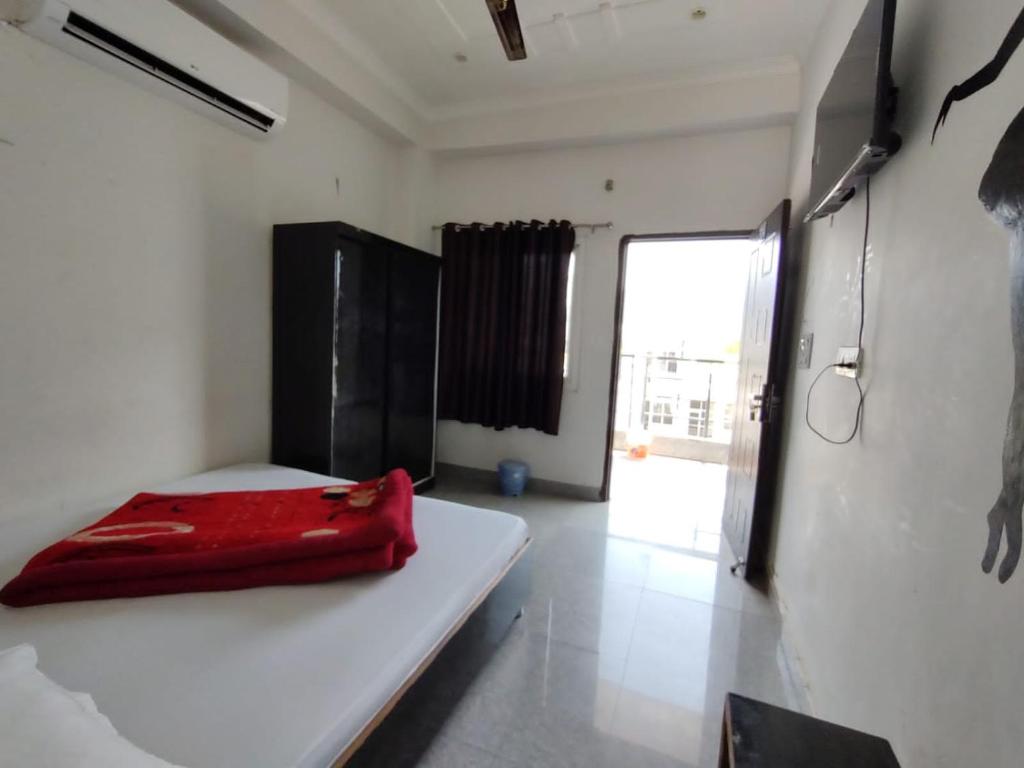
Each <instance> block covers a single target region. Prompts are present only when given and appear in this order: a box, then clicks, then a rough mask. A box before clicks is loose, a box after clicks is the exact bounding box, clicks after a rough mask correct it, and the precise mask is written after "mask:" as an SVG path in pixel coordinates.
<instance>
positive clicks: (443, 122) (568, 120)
mask: <svg viewBox="0 0 1024 768" xmlns="http://www.w3.org/2000/svg"><path fill="white" fill-rule="evenodd" d="M173 1H174V2H175V3H176V4H178V5H179V6H181V7H183V8H184V9H185V10H187V11H189V12H191V13H192V14H193V15H195V16H197V17H198V18H200V19H201V20H202V21H204V22H206V23H207V24H209V25H210V26H212V27H214V28H215V29H217V30H218V31H220V32H221V33H222V34H225V35H226V36H228V37H229V38H231V39H233V40H234V41H235V42H236V43H238V44H241V45H244V46H245V47H247V48H249V49H250V50H251V51H252V52H253V53H254V54H256V55H257V56H260V57H261V58H264V59H265V60H266V61H268V63H270V64H271V65H272V66H275V67H277V68H278V69H280V70H281V71H282V72H283V73H284V74H286V75H288V76H289V77H291V78H293V79H294V80H296V81H298V82H300V83H302V84H303V85H305V86H306V87H308V88H310V89H311V90H313V91H314V92H315V93H317V94H318V95H320V96H321V97H322V98H324V99H325V100H326V101H328V102H330V103H332V104H334V105H335V106H337V107H339V108H340V109H342V110H343V111H344V112H346V113H347V114H349V115H350V116H351V117H353V118H354V119H356V120H357V121H359V122H360V123H362V124H363V125H365V126H366V127H368V128H369V129H370V130H372V131H374V132H376V133H378V134H380V135H382V136H385V137H388V138H390V139H392V140H395V141H397V142H400V143H405V144H414V145H417V146H420V147H423V148H425V149H430V150H436V151H440V152H444V153H460V152H481V151H491V152H498V151H507V150H509V149H516V148H524V147H541V146H558V145H565V144H581V143H608V142H614V141H625V140H632V139H636V138H642V137H656V136H668V135H681V134H693V133H699V132H701V131H712V130H727V129H730V128H739V127H753V126H757V125H778V124H780V123H784V122H792V120H793V119H794V118H795V114H796V111H797V106H798V103H797V102H798V100H799V80H800V65H799V62H798V60H797V59H796V57H779V58H774V59H764V60H761V61H753V62H747V63H744V64H742V65H731V66H725V67H718V68H714V69H704V70H691V71H689V72H685V73H682V74H677V75H674V76H672V77H662V78H655V77H651V76H647V77H641V76H634V77H631V78H628V79H620V80H617V81H615V82H604V83H600V84H592V85H574V86H558V87H552V88H546V89H539V88H535V89H533V90H531V91H529V92H527V93H522V94H520V95H517V96H514V97H509V98H500V97H491V98H487V99H480V100H476V101H464V102H460V103H458V104H452V105H447V106H431V105H429V104H427V103H426V102H425V100H423V99H422V98H420V97H419V96H418V95H417V94H416V93H415V91H414V90H413V89H412V88H411V86H410V85H409V84H408V83H407V82H406V81H405V80H403V79H402V78H401V77H400V76H399V75H398V74H397V73H396V72H395V71H394V70H393V69H392V68H390V67H388V66H387V64H386V63H385V62H383V61H382V60H381V59H380V57H379V56H378V55H377V54H376V53H375V52H374V51H373V50H372V49H371V48H370V47H369V46H367V45H366V44H365V43H363V42H362V41H361V40H359V39H358V37H356V36H355V35H353V34H352V33H351V32H350V31H349V30H348V29H347V28H345V26H344V25H343V24H342V23H341V21H340V20H339V18H338V15H337V14H336V13H334V12H332V11H331V10H330V9H329V8H327V7H326V6H325V5H324V4H323V0H173Z"/></svg>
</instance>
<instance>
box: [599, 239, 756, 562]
mask: <svg viewBox="0 0 1024 768" xmlns="http://www.w3.org/2000/svg"><path fill="white" fill-rule="evenodd" d="M750 254H751V245H750V233H748V232H733V233H721V234H718V233H716V234H698V235H689V236H682V235H674V236H662V235H659V236H651V237H627V238H624V239H623V242H622V247H621V262H622V263H621V273H622V274H621V286H620V289H621V291H622V296H621V299H620V302H619V306H620V311H621V316H620V317H617V318H616V322H617V328H618V333H617V338H618V348H617V350H616V360H615V366H613V367H614V368H616V369H617V370H616V373H615V387H614V390H615V397H614V400H613V402H612V408H613V413H612V419H611V421H610V423H611V425H612V426H613V429H612V431H611V434H610V446H609V448H610V450H609V456H608V457H607V459H608V460H607V467H606V475H605V485H604V493H605V496H606V498H608V500H609V501H610V502H611V505H610V515H609V517H610V519H609V525H610V527H612V528H614V529H615V530H614V531H612V532H613V533H614V534H615V535H617V536H621V537H623V538H628V539H634V540H639V541H645V542H649V543H652V544H657V545H660V546H667V547H672V548H674V549H680V550H685V551H688V552H692V553H693V554H696V555H702V556H705V557H708V558H714V557H717V555H718V553H719V549H720V546H721V537H722V510H723V506H724V501H725V494H726V480H727V474H728V467H727V464H728V458H729V445H730V442H731V440H732V433H733V424H734V420H735V418H736V415H737V414H736V412H735V408H736V402H737V379H738V376H739V360H740V340H741V338H742V335H743V315H744V304H745V301H746V294H747V288H748V279H749V269H750V267H749V265H750V258H751V257H750ZM620 513H621V514H620Z"/></svg>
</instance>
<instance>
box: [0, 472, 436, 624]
mask: <svg viewBox="0 0 1024 768" xmlns="http://www.w3.org/2000/svg"><path fill="white" fill-rule="evenodd" d="M415 552H416V537H415V535H414V534H413V528H412V483H411V482H410V480H409V476H408V475H407V474H406V473H405V471H404V470H401V469H396V470H394V471H392V472H390V473H388V474H387V476H385V477H383V478H381V479H379V480H372V481H368V482H364V483H358V484H356V485H348V486H332V487H327V488H300V489H296V490H285V491H229V492H225V493H201V494H179V495H162V494H155V493H140V494H139V495H138V496H135V497H134V498H133V499H132V500H131V501H129V502H128V503H127V504H125V505H124V506H122V507H119V508H118V509H116V510H114V511H113V512H111V513H110V514H109V515H107V516H106V517H104V518H103V519H102V520H100V521H98V522H96V523H94V524H93V525H90V526H89V527H88V528H84V529H82V530H81V531H78V533H75V534H73V535H71V536H69V537H68V538H66V539H64V540H63V541H59V542H57V543H56V544H54V545H52V546H50V547H47V548H46V549H44V550H43V551H42V552H40V553H39V554H37V555H36V556H35V557H33V558H32V559H31V560H29V561H28V564H27V565H26V566H25V568H24V569H23V570H22V571H21V573H20V574H19V575H18V576H17V577H16V578H14V579H13V580H12V581H11V582H10V583H8V584H7V586H5V587H4V588H3V589H2V590H0V602H2V603H4V604H6V605H12V606H25V605H39V604H42V603H56V602H65V601H70V600H95V599H101V598H110V597H139V596H142V595H161V594H168V593H172V592H208V591H214V590H223V589H245V588H247V587H261V586H267V585H270V584H305V583H310V582H317V581H326V580H328V579H334V578H337V577H339V576H347V575H350V574H356V573H366V572H371V571H387V570H397V569H399V568H401V567H402V566H403V565H405V561H406V559H407V558H409V557H410V556H411V555H412V554H413V553H415Z"/></svg>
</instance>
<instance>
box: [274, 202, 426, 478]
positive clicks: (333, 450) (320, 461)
mask: <svg viewBox="0 0 1024 768" xmlns="http://www.w3.org/2000/svg"><path fill="white" fill-rule="evenodd" d="M440 266H441V264H440V259H438V258H437V257H436V256H432V255H431V254H429V253H424V252H423V251H418V250H416V249H415V248H410V247H409V246H406V245H402V244H401V243H396V242H394V241H392V240H388V239H387V238H384V237H380V236H379V235H374V234H372V233H370V232H366V231H364V230H361V229H357V228H356V227H352V226H349V225H348V224H342V223H341V222H323V223H316V224H280V225H277V226H275V227H274V276H273V282H274V364H273V375H274V383H273V398H274V401H273V416H272V422H273V424H272V429H273V437H272V447H271V454H272V461H273V462H274V463H275V464H282V465H285V466H289V467H298V468H300V469H307V470H310V471H312V472H319V473H321V474H325V475H332V476H334V477H342V478H345V479H348V480H366V479H370V478H374V477H378V476H380V475H382V474H384V473H385V472H387V471H388V470H390V469H395V468H398V467H401V468H402V469H405V470H406V471H407V472H408V473H409V475H410V477H412V480H413V483H414V484H416V485H417V488H418V489H419V490H422V489H423V488H424V487H425V486H428V485H429V484H430V483H431V482H432V481H433V477H434V429H435V423H436V421H435V402H436V399H437V398H436V386H437V385H436V382H437V376H436V368H437V319H438V281H439V276H440Z"/></svg>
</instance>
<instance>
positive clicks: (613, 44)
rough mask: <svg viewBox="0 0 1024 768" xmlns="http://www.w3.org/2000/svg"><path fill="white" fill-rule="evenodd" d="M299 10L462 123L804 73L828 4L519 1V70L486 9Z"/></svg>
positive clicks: (380, 0) (303, 4)
mask: <svg viewBox="0 0 1024 768" xmlns="http://www.w3.org/2000/svg"><path fill="white" fill-rule="evenodd" d="M290 2H291V3H292V5H293V6H295V7H296V8H297V9H298V10H300V11H302V12H303V13H305V14H306V15H307V16H308V17H310V18H314V19H316V20H317V21H318V22H319V23H320V24H321V26H322V27H323V28H324V29H325V31H327V32H328V33H329V34H331V35H332V36H333V37H335V39H337V40H338V41H339V42H340V43H342V44H343V45H344V47H345V48H346V49H347V50H348V51H349V53H350V54H352V55H354V56H356V57H357V58H361V59H362V60H363V63H364V65H365V66H366V67H367V68H368V69H371V70H373V71H374V72H375V73H376V74H377V75H378V76H379V77H380V79H381V80H382V81H383V82H385V83H387V84H388V85H389V86H390V87H391V88H392V89H393V90H394V91H396V92H397V93H398V94H399V95H404V96H405V98H406V100H407V101H411V102H413V103H414V105H415V106H418V107H421V108H425V109H426V110H427V111H429V112H431V113H434V114H435V115H444V114H449V115H455V114H459V113H462V112H472V111H475V110H479V109H488V108H493V107H494V106H495V104H498V103H502V102H518V103H520V104H523V103H528V102H529V101H531V100H532V101H553V100H558V99H566V98H571V97H572V96H574V95H579V94H592V93H596V92H600V91H603V90H614V89H616V88H623V87H627V88H628V87H634V86H643V85H645V84H649V83H657V82H666V81H670V80H673V79H679V78H684V77H689V76H694V75H700V76H707V75H710V76H716V75H719V74H723V75H728V74H730V73H736V72H749V71H756V70H758V69H759V68H763V67H773V66H774V67H778V66H779V65H780V64H784V63H789V64H792V65H795V64H796V63H797V62H798V60H799V59H801V58H802V57H803V55H804V53H805V51H806V50H807V48H808V46H809V45H810V42H811V39H812V37H813V35H814V33H815V31H816V30H817V27H818V24H819V22H820V21H821V18H822V17H823V15H824V12H825V10H826V8H827V7H828V5H830V2H831V0H610V2H608V1H607V0H518V2H517V7H518V10H519V17H520V21H521V22H522V25H523V27H524V33H525V36H526V40H527V50H528V55H529V57H528V58H527V59H526V60H525V61H520V62H509V61H507V60H506V59H505V56H504V52H503V51H502V49H501V45H500V43H499V42H498V37H497V34H496V33H495V30H494V26H493V24H492V23H491V18H490V15H489V14H488V12H487V8H486V5H485V3H484V0H290ZM602 6H606V7H605V8H604V9H603V10H602ZM697 8H703V9H705V10H706V11H707V15H706V17H705V18H704V19H703V20H695V19H694V18H693V16H692V14H693V12H694V10H695V9H697ZM557 14H562V15H564V17H565V21H564V22H563V23H558V22H556V21H555V17H556V15H557ZM456 54H462V55H464V56H465V57H466V61H465V62H461V63H460V62H459V61H457V60H456Z"/></svg>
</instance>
